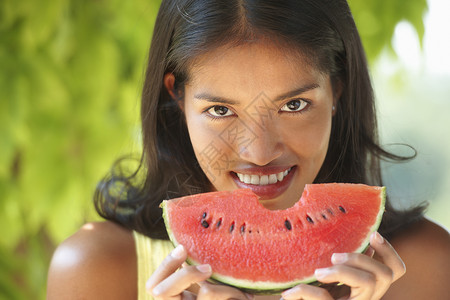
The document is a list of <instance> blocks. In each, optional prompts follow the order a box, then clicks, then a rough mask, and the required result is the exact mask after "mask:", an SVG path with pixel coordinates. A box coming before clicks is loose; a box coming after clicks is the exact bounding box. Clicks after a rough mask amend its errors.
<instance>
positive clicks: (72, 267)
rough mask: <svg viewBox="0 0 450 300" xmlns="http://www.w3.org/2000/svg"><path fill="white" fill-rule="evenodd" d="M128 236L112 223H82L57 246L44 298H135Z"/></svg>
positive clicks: (133, 259)
mask: <svg viewBox="0 0 450 300" xmlns="http://www.w3.org/2000/svg"><path fill="white" fill-rule="evenodd" d="M136 282H137V267H136V254H135V246H134V240H133V236H132V233H131V232H130V231H129V230H126V229H124V228H122V227H120V226H119V225H117V224H114V223H112V222H98V223H88V224H85V225H84V226H83V227H82V228H81V229H80V230H78V231H77V232H76V233H75V234H74V235H72V236H71V237H69V238H68V239H66V240H65V241H64V242H63V243H61V245H59V246H58V248H57V249H56V251H55V253H54V254H53V258H52V261H51V264H50V269H49V273H48V283H47V299H49V300H50V299H136V297H137V289H136V287H137V284H136Z"/></svg>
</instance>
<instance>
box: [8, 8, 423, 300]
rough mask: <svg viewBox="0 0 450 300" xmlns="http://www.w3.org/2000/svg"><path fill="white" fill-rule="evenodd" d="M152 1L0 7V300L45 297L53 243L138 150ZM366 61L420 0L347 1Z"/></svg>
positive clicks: (415, 17) (418, 12)
mask: <svg viewBox="0 0 450 300" xmlns="http://www.w3.org/2000/svg"><path fill="white" fill-rule="evenodd" d="M159 3H160V1H159V0H134V1H121V0H109V1H100V0H99V1H92V0H40V1H34V0H20V1H17V0H2V1H1V2H0V232H1V234H0V299H44V298H45V286H46V274H47V268H48V264H49V260H50V257H51V254H52V251H53V250H54V247H55V245H56V244H58V243H60V242H61V241H62V240H63V239H64V238H65V237H67V236H68V235H70V234H71V233H73V232H74V231H75V230H76V229H77V228H78V227H79V226H80V225H81V224H82V223H83V222H85V221H86V220H92V219H94V218H96V217H95V215H94V213H93V207H92V202H91V199H92V194H93V191H94V188H95V185H96V182H97V181H98V180H99V179H100V178H101V177H102V176H103V175H105V174H106V173H107V171H108V170H109V168H110V166H111V164H112V162H113V161H114V160H115V159H116V158H118V157H119V156H120V155H122V154H126V153H128V152H130V151H136V149H138V147H139V143H140V141H139V128H138V124H139V123H138V109H139V93H140V85H141V83H142V78H143V72H144V66H145V58H146V55H147V51H148V46H149V42H150V35H151V32H152V27H153V23H154V21H155V17H156V13H157V10H158V7H159ZM350 5H351V7H352V10H353V13H354V15H355V20H356V23H357V25H358V26H359V29H360V32H361V34H362V38H363V42H364V44H365V47H366V50H367V53H368V57H369V60H370V61H374V60H375V58H376V57H377V55H378V54H379V53H380V52H381V51H382V50H383V49H384V48H386V47H390V41H391V38H392V34H393V32H394V28H395V25H396V24H397V23H398V22H399V21H401V20H407V21H409V22H410V23H411V24H412V25H413V26H414V28H415V29H416V30H417V32H418V34H419V37H420V38H422V36H423V33H424V26H423V21H422V17H423V14H424V13H425V11H426V9H427V4H426V0H410V1H408V2H405V1H403V0H350Z"/></svg>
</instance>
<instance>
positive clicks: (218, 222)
mask: <svg viewBox="0 0 450 300" xmlns="http://www.w3.org/2000/svg"><path fill="white" fill-rule="evenodd" d="M220 225H222V218H220V219H219V221H217V224H216V227H217V228H219V227H220Z"/></svg>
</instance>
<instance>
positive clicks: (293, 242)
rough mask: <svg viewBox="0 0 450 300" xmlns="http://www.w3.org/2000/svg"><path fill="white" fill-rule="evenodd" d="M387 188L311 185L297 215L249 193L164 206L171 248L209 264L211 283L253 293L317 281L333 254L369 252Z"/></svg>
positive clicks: (195, 197) (295, 209) (190, 259)
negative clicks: (181, 249)
mask: <svg viewBox="0 0 450 300" xmlns="http://www.w3.org/2000/svg"><path fill="white" fill-rule="evenodd" d="M384 203H385V188H384V187H372V186H367V185H362V184H342V183H331V184H311V185H306V187H305V189H304V192H303V195H302V197H301V198H300V200H299V201H298V202H297V203H296V204H295V205H294V206H293V207H291V208H288V209H285V210H275V211H271V210H268V209H266V208H264V207H263V206H262V205H261V204H260V203H259V202H258V196H257V195H255V194H254V193H253V192H252V191H251V190H247V189H240V190H235V191H232V192H228V191H227V192H212V193H205V194H198V195H192V196H187V197H183V198H178V199H172V200H165V201H163V203H162V204H161V206H162V208H163V216H164V221H165V224H166V228H167V232H168V234H169V237H170V239H171V241H172V242H173V244H174V245H175V246H176V245H178V244H182V245H183V246H184V247H185V248H186V250H187V252H188V263H190V264H194V265H197V264H205V263H207V264H210V265H211V267H212V270H213V275H212V276H211V278H212V279H213V280H216V281H219V282H222V283H224V284H227V285H231V286H235V287H238V288H240V289H243V290H246V291H251V292H253V293H259V294H261V293H263V294H264V293H265V294H267V293H276V292H280V291H282V290H284V289H287V288H289V287H292V286H294V285H297V284H298V283H312V282H315V281H316V279H315V278H314V270H315V269H317V268H324V267H328V266H331V255H332V254H333V253H335V252H336V253H338V252H363V251H364V250H365V249H366V247H367V246H368V244H369V238H370V235H371V233H372V232H374V231H376V230H377V229H378V226H379V224H380V222H381V217H382V215H383V212H384Z"/></svg>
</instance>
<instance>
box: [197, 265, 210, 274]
mask: <svg viewBox="0 0 450 300" xmlns="http://www.w3.org/2000/svg"><path fill="white" fill-rule="evenodd" d="M196 268H197V270H199V271H200V272H202V273H211V266H210V265H208V264H205V265H198V266H197V267H196Z"/></svg>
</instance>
